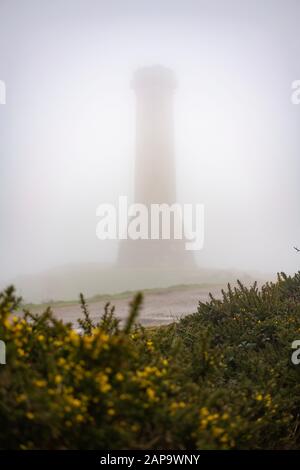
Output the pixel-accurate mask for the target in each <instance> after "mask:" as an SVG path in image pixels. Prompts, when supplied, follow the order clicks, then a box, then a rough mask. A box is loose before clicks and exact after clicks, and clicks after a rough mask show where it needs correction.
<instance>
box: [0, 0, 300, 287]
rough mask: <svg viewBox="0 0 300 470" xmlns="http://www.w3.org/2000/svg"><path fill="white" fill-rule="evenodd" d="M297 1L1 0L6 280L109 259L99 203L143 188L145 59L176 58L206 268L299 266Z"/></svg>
mask: <svg viewBox="0 0 300 470" xmlns="http://www.w3.org/2000/svg"><path fill="white" fill-rule="evenodd" d="M299 14H300V4H299V2H298V1H297V0H287V1H283V0H281V1H276V0H272V1H271V0H266V1H264V2H261V1H254V0H244V1H243V0H236V1H233V0H226V1H224V0H219V1H216V0H207V1H205V0H203V1H201V0H197V1H196V0H195V1H191V0H187V1H174V0H173V1H168V0H166V1H163V2H161V1H158V0H153V1H152V2H148V1H142V0H139V1H121V0H112V1H110V2H107V1H99V0H72V1H71V0H70V1H68V0H60V1H58V0H54V1H53V0H52V1H45V0H44V1H42V2H41V1H38V0H27V1H26V2H24V1H21V0H19V1H17V0H7V1H6V0H0V79H1V80H3V81H5V84H6V94H7V95H6V105H0V223H1V231H0V261H1V272H0V280H1V281H6V280H10V279H14V278H16V277H17V276H20V275H25V274H33V273H38V272H42V271H45V270H47V269H50V268H54V267H59V266H64V265H69V264H72V265H73V264H81V263H98V262H99V263H112V262H114V261H116V260H117V253H118V241H105V242H103V241H100V240H98V239H97V238H96V224H97V218H96V209H97V207H98V205H99V204H100V203H104V202H105V203H117V200H118V197H119V196H120V195H127V196H128V198H129V199H131V200H132V199H133V191H134V161H135V160H134V159H135V95H134V92H133V90H132V88H131V86H130V83H131V80H132V77H133V74H134V72H135V70H136V69H138V68H139V67H144V66H152V65H155V64H161V65H162V66H165V67H168V68H170V69H172V70H173V72H174V74H175V75H176V80H177V89H176V91H175V93H174V104H175V107H174V120H175V134H174V135H175V156H176V157H175V158H176V186H177V200H178V201H179V202H181V203H194V204H197V203H201V204H204V206H205V243H204V248H203V249H202V250H200V251H199V252H197V253H196V255H195V256H196V260H197V264H198V266H199V268H200V269H201V267H211V268H221V269H240V270H245V271H260V272H262V273H276V272H277V271H286V272H294V271H296V270H298V268H299V255H298V254H297V253H296V252H295V250H293V246H294V245H296V246H297V245H299V246H300V219H299V200H300V197H299V196H300V187H299V183H298V181H299V174H300V163H299V162H300V159H299V154H300V132H299V124H300V106H296V105H293V104H292V103H291V93H292V92H291V84H292V82H293V81H294V80H297V79H299V78H300V61H299V52H300V33H299V25H298V20H297V18H299Z"/></svg>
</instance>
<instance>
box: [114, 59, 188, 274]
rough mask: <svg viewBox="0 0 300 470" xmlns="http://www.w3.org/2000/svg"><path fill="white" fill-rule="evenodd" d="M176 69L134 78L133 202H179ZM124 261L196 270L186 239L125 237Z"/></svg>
mask: <svg viewBox="0 0 300 470" xmlns="http://www.w3.org/2000/svg"><path fill="white" fill-rule="evenodd" d="M175 87H176V83H175V78H174V75H173V72H172V71H171V70H169V69H167V68H165V67H161V66H153V67H144V68H141V69H139V70H138V71H137V72H136V73H135V75H134V78H133V81H132V88H133V89H134V90H135V94H136V156H135V174H134V178H135V188H134V202H135V203H140V204H144V205H146V206H147V207H148V210H149V211H150V205H151V204H168V205H172V204H174V203H175V202H176V175H175V155H174V129H173V125H174V123H173V98H174V90H175ZM119 263H120V265H121V266H122V265H123V266H126V267H139V268H148V267H150V268H158V269H161V268H162V267H163V268H167V269H169V268H172V267H173V268H174V267H176V268H179V267H180V268H182V267H184V266H186V267H188V268H191V267H192V268H194V257H193V255H192V254H191V252H187V251H185V245H184V240H182V239H179V240H176V239H174V238H173V239H170V240H168V239H158V240H156V239H154V240H151V239H150V240H143V239H138V240H130V239H128V240H122V242H121V244H120V251H119Z"/></svg>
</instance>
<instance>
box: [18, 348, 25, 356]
mask: <svg viewBox="0 0 300 470" xmlns="http://www.w3.org/2000/svg"><path fill="white" fill-rule="evenodd" d="M18 354H19V356H21V357H23V356H25V352H24V349H22V348H18Z"/></svg>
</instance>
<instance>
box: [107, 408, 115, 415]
mask: <svg viewBox="0 0 300 470" xmlns="http://www.w3.org/2000/svg"><path fill="white" fill-rule="evenodd" d="M107 414H108V415H109V416H114V415H115V414H116V412H115V410H114V409H113V408H109V409H108V410H107Z"/></svg>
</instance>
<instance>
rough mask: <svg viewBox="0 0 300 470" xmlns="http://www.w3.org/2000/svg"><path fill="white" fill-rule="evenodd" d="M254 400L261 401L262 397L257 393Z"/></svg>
mask: <svg viewBox="0 0 300 470" xmlns="http://www.w3.org/2000/svg"><path fill="white" fill-rule="evenodd" d="M255 398H256V400H257V401H262V399H263V396H262V394H261V393H258V394H257V395H256V397H255Z"/></svg>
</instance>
